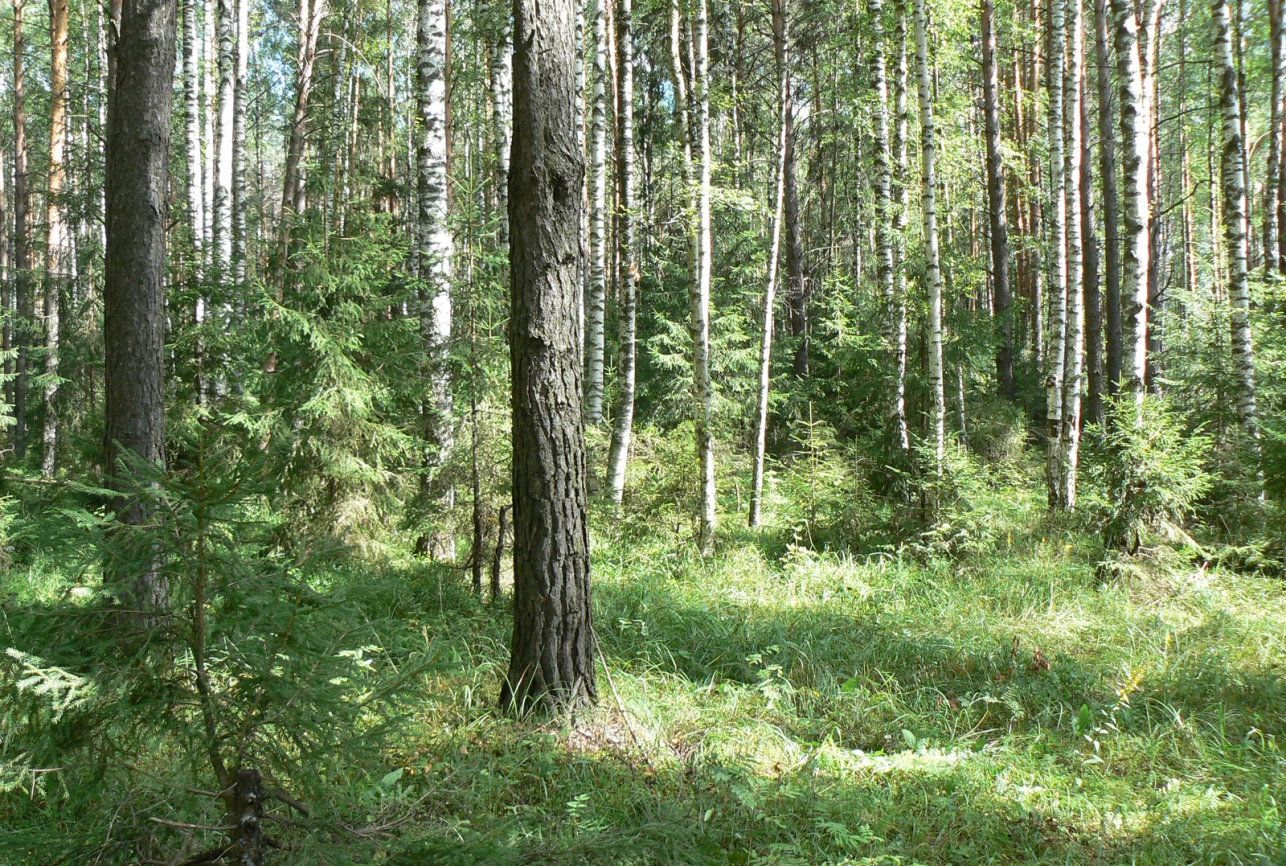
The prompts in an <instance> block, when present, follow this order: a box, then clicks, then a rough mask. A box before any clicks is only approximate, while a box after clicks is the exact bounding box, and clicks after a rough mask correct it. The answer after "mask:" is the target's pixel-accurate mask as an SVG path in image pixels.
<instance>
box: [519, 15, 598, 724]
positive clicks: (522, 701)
mask: <svg viewBox="0 0 1286 866" xmlns="http://www.w3.org/2000/svg"><path fill="white" fill-rule="evenodd" d="M575 6H576V4H575V3H573V2H572V0H543V2H537V0H514V113H513V121H514V126H513V133H514V138H513V160H512V163H511V165H510V175H509V239H510V285H511V287H512V289H511V290H512V310H513V312H512V316H511V318H510V322H509V337H510V339H509V345H510V350H509V351H510V358H511V361H512V365H513V377H512V391H513V396H512V400H513V497H514V629H513V641H512V644H511V647H510V657H509V674H508V676H507V677H506V679H505V682H504V683H503V685H502V686H501V692H500V703H501V706H502V707H504V708H506V709H508V710H511V711H516V712H524V711H528V710H533V709H543V710H547V711H551V712H558V711H564V710H574V709H576V708H577V707H579V706H581V705H583V704H585V703H587V702H592V701H593V700H594V699H595V698H596V696H597V685H596V680H595V670H594V633H593V621H592V618H591V613H590V561H589V528H588V515H587V502H586V492H585V476H586V468H585V446H584V414H583V404H582V390H581V389H582V383H581V378H582V375H583V372H582V367H581V361H580V347H579V339H580V333H579V330H578V326H577V311H576V306H577V301H578V294H579V290H578V284H579V282H580V277H581V270H580V260H581V259H582V258H583V252H582V245H581V242H580V223H581V220H580V214H581V209H582V198H581V188H582V183H583V178H584V174H585V168H584V159H583V156H582V154H581V148H580V145H579V143H578V141H577V134H576V94H575V92H574V90H573V87H574V83H575V80H576V77H575V74H574V71H575V65H576V55H577V54H578V53H579V52H578V51H577V47H576V44H575V39H574V34H575V22H576V11H575ZM551 491H558V495H557V496H553V495H551V493H550V492H551Z"/></svg>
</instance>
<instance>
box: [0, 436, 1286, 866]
mask: <svg viewBox="0 0 1286 866" xmlns="http://www.w3.org/2000/svg"><path fill="white" fill-rule="evenodd" d="M814 434H815V437H817V438H821V437H822V436H823V432H822V431H821V430H820V429H817V430H814ZM679 437H682V440H681V441H682V443H683V444H679V442H676V441H675V440H676V439H678V438H679ZM686 441H687V440H686V436H684V435H683V433H682V431H680V433H677V434H672V435H664V434H661V433H658V432H656V431H645V432H644V435H643V437H642V441H641V442H640V443H639V453H640V455H648V457H647V458H646V459H639V460H637V461H636V462H635V464H634V466H633V467H632V471H631V478H630V482H631V487H630V489H631V491H632V493H631V494H630V495H629V496H628V497H627V499H626V502H625V507H624V510H623V512H622V513H621V514H620V515H617V514H616V512H615V511H614V510H613V509H610V508H609V507H607V506H596V508H595V510H593V512H592V514H593V521H592V525H593V543H594V547H593V555H594V579H595V610H594V615H595V630H596V634H597V637H598V642H599V647H600V655H599V659H600V673H599V676H600V684H601V685H600V690H601V692H602V697H601V700H600V702H599V705H598V707H597V708H596V709H595V710H594V711H592V712H587V713H584V714H581V715H578V716H577V717H575V718H574V719H568V718H563V719H555V720H548V719H545V720H540V719H527V720H514V719H512V718H510V717H507V716H505V715H503V714H501V713H499V712H498V711H497V710H496V694H497V691H498V688H499V685H500V680H501V678H502V677H503V674H504V670H505V665H506V662H507V655H508V637H509V631H510V629H511V620H510V618H509V614H508V605H507V604H505V603H503V602H504V600H505V599H504V598H503V597H502V599H501V600H499V601H493V602H492V603H486V602H484V601H483V600H482V599H480V598H479V597H477V596H475V595H474V594H473V593H472V592H470V591H469V587H468V577H467V573H468V572H467V569H464V568H459V567H456V566H451V565H446V564H440V563H439V564H430V563H426V562H425V561H424V560H422V559H415V558H410V557H408V556H406V555H404V554H400V553H398V552H396V551H397V550H399V549H401V550H405V549H407V548H406V544H405V543H403V544H401V545H399V544H397V543H396V542H397V541H398V538H397V530H396V528H394V529H393V530H391V531H390V532H388V533H387V534H386V536H385V538H384V542H385V543H383V544H377V543H371V544H368V545H365V546H357V545H350V546H348V547H345V548H342V549H341V548H338V547H337V548H335V549H333V550H326V549H323V548H322V546H321V545H314V546H313V547H312V549H302V548H301V547H299V546H295V547H292V546H290V545H283V544H280V543H276V544H274V543H273V542H272V539H273V536H274V534H275V533H276V532H277V531H278V530H279V529H280V528H281V527H282V526H283V525H284V524H285V523H286V522H287V521H288V520H289V517H288V516H287V515H282V514H272V513H270V512H269V511H268V510H265V509H264V508H263V504H262V503H263V501H264V500H262V499H259V498H258V496H259V491H257V490H256V489H255V485H254V483H253V475H254V470H253V469H250V470H247V471H246V472H243V473H241V474H240V477H238V474H237V473H235V472H229V471H226V470H227V467H221V469H220V471H218V472H213V471H212V474H213V475H218V476H219V477H220V478H222V479H223V480H221V481H220V482H219V483H218V484H217V485H212V486H210V487H207V488H204V489H197V488H196V487H194V485H196V484H197V483H198V481H199V475H198V474H197V473H195V470H194V471H193V473H192V475H191V476H190V477H189V478H188V479H187V481H186V482H185V483H186V484H187V485H188V488H187V489H186V490H185V491H184V497H182V498H180V497H179V496H178V492H177V491H176V490H174V485H175V484H177V483H178V482H177V480H172V481H169V482H167V483H168V485H169V486H168V487H165V488H164V489H165V492H164V493H160V494H156V496H157V500H158V501H159V502H163V501H165V500H166V496H167V495H169V496H171V497H172V498H171V502H172V505H173V507H171V508H169V509H165V508H158V509H157V510H156V513H158V514H161V513H168V515H169V516H168V517H164V518H158V519H157V521H156V524H157V528H160V527H161V526H167V527H168V528H169V529H170V530H171V533H169V540H167V538H166V536H167V533H166V532H156V534H155V535H154V536H153V537H152V543H153V546H154V548H162V549H164V550H165V551H166V552H167V557H166V559H167V562H169V563H170V565H171V568H170V572H171V575H172V577H171V587H172V592H173V593H174V601H175V603H174V605H173V608H172V609H173V614H172V616H171V617H170V618H168V619H167V621H166V622H165V623H164V624H163V627H161V628H157V629H153V630H151V631H149V632H147V633H146V634H144V633H142V632H139V633H137V634H136V635H135V638H134V639H133V640H126V641H122V640H121V638H120V635H119V630H118V629H119V626H116V627H113V622H112V621H111V619H110V618H111V616H112V612H111V611H112V609H111V607H110V606H108V605H104V604H102V603H101V601H102V599H101V598H100V596H101V594H102V593H103V591H104V590H103V588H102V584H101V582H100V581H99V580H98V579H97V578H96V577H95V576H94V574H95V571H96V563H97V562H98V561H99V560H100V559H101V556H102V554H101V552H100V550H99V549H94V550H89V551H87V550H85V549H84V546H83V544H82V543H81V541H80V539H83V537H84V533H86V532H90V533H94V532H97V531H98V528H96V524H95V523H94V522H93V520H92V519H91V513H90V511H89V510H86V509H77V508H75V507H67V506H64V507H60V508H57V509H51V508H48V504H49V502H48V500H47V499H46V498H45V497H48V496H49V495H50V494H49V492H48V488H45V487H42V486H39V485H27V486H21V485H19V486H16V487H13V488H12V489H14V490H16V491H17V492H16V493H15V494H14V495H13V496H12V497H11V498H9V499H7V500H6V501H5V508H6V514H7V515H8V519H9V524H8V525H9V527H10V530H9V531H10V533H11V534H10V536H9V538H8V543H7V545H6V551H7V553H8V555H9V556H10V557H11V562H10V569H9V571H8V572H7V574H8V577H7V578H6V582H5V585H4V589H3V592H4V605H3V610H4V620H3V624H2V625H0V628H3V641H2V642H3V643H4V645H5V646H6V647H7V648H8V649H7V650H6V653H7V655H6V657H5V658H4V660H3V666H2V667H0V689H3V702H2V703H0V707H3V709H2V710H0V725H2V726H3V727H2V728H0V730H3V735H4V742H5V746H4V761H3V764H0V787H2V789H3V793H2V794H0V825H3V826H4V827H5V828H6V829H5V831H4V833H3V834H0V845H2V846H3V848H2V849H0V861H3V862H7V863H15V864H19V863H33V864H34V863H45V864H47V863H85V864H88V863H127V862H149V863H176V862H181V861H182V860H183V859H184V858H185V857H188V856H192V855H194V854H197V853H199V852H200V851H203V850H205V849H207V848H209V847H210V845H211V844H213V843H215V842H217V841H218V838H219V836H220V834H219V832H218V827H219V825H221V824H222V823H223V817H222V816H223V809H222V807H221V805H220V804H219V802H218V801H217V800H216V799H215V798H214V797H212V796H209V794H211V793H213V792H210V791H209V790H208V789H209V788H210V787H211V786H212V781H211V775H210V759H209V754H210V751H211V749H214V750H217V751H220V752H221V753H223V754H224V755H225V756H227V757H225V758H224V760H228V761H230V760H231V756H233V755H235V756H236V759H237V761H238V762H239V763H240V765H242V766H254V767H257V768H259V769H260V770H261V771H262V772H263V774H264V777H265V780H266V784H267V785H268V787H269V789H270V790H273V791H275V792H279V793H280V795H281V798H280V799H278V800H276V801H274V802H273V803H271V805H270V809H269V814H270V815H272V816H274V817H273V818H272V819H270V820H269V821H268V824H267V827H266V830H265V835H267V836H268V837H269V838H271V839H272V840H273V841H274V842H275V843H277V844H279V845H281V846H282V847H283V849H284V850H282V851H280V852H279V853H278V855H277V856H279V857H281V858H282V861H283V862H290V863H338V862H345V863H366V862H389V863H401V864H408V866H409V864H466V863H498V864H503V863H514V864H518V863H622V864H625V863H635V864H644V863H647V864H652V863H672V864H695V863H757V864H793V863H799V864H805V863H807V864H912V863H924V864H948V863H953V864H966V863H1086V864H1091V863H1095V864H1096V863H1138V864H1148V863H1156V864H1173V863H1201V864H1243V863H1245V864H1250V863H1257V864H1272V863H1281V862H1283V858H1286V837H1284V835H1283V834H1284V830H1283V826H1284V825H1283V815H1282V812H1281V806H1280V804H1281V802H1282V799H1283V796H1284V795H1286V756H1284V755H1283V751H1282V738H1283V734H1284V733H1286V731H1284V729H1283V723H1284V722H1286V714H1283V712H1282V708H1283V706H1286V679H1284V678H1283V665H1286V637H1284V636H1286V586H1284V585H1283V581H1282V576H1283V564H1282V560H1281V551H1280V549H1279V548H1275V547H1274V546H1273V545H1264V544H1259V545H1251V546H1238V545H1236V544H1231V543H1229V542H1228V540H1227V539H1226V538H1224V539H1220V538H1218V537H1216V536H1215V535H1214V534H1212V533H1204V534H1203V533H1202V532H1199V531H1194V534H1192V535H1189V534H1188V533H1187V532H1183V531H1182V530H1178V528H1177V525H1176V526H1175V528H1174V529H1173V531H1167V530H1166V529H1165V528H1164V527H1161V528H1160V529H1159V531H1148V532H1145V533H1144V535H1143V537H1142V542H1141V546H1140V549H1139V550H1136V551H1135V553H1134V554H1133V555H1127V554H1125V553H1114V552H1111V551H1109V550H1108V549H1106V548H1105V547H1104V546H1103V543H1102V538H1101V535H1100V534H1099V533H1098V532H1096V531H1095V530H1094V526H1093V524H1094V521H1095V520H1096V519H1099V520H1101V519H1102V518H1095V517H1091V516H1087V515H1077V516H1071V515H1054V516H1049V515H1047V514H1046V512H1045V511H1044V508H1043V501H1042V498H1041V497H1042V496H1043V489H1042V486H1041V483H1040V477H1041V476H1040V468H1039V467H1038V466H1037V465H1035V461H1034V460H1033V459H1032V458H1031V457H1030V456H1029V455H1028V454H1026V453H1024V452H1023V451H1021V450H1019V451H1018V452H1016V453H1015V454H1012V455H1011V456H1010V459H1009V460H1008V461H1007V462H1004V463H1003V464H999V465H998V466H997V467H996V468H994V469H991V470H983V469H982V468H981V467H980V466H979V464H978V458H977V457H976V456H975V455H974V454H972V453H970V452H967V451H965V450H964V449H960V448H956V447H953V449H952V452H951V458H950V462H949V465H950V466H951V467H952V470H953V476H954V477H955V478H956V479H957V482H956V484H955V485H954V486H953V490H952V492H951V495H950V496H947V494H946V492H945V491H944V490H941V489H940V490H939V491H938V493H937V494H936V495H937V496H938V498H939V508H940V512H941V515H942V517H941V518H940V519H939V520H938V521H936V522H935V523H934V524H933V527H932V529H930V530H927V531H925V532H923V533H919V534H914V535H912V536H909V537H899V536H898V535H897V533H896V532H895V531H894V527H896V526H905V525H906V522H905V516H904V514H903V513H902V512H901V511H900V510H899V509H893V508H891V507H890V506H889V505H888V504H887V503H888V502H889V500H888V498H887V497H883V496H881V495H878V494H877V493H875V492H873V491H872V489H870V488H869V487H868V486H866V484H865V481H863V482H861V483H859V482H858V481H857V480H855V479H865V478H867V476H864V475H861V474H859V473H855V471H854V468H853V466H852V465H851V459H850V458H849V457H848V456H847V455H846V454H845V452H844V451H843V450H842V449H839V448H838V447H829V448H828V449H823V448H821V447H820V446H815V447H814V448H813V450H812V451H809V450H807V449H802V450H801V452H800V453H801V454H802V455H803V456H802V457H800V458H799V459H797V460H795V461H793V462H792V463H791V464H790V465H778V466H776V467H775V468H774V471H773V472H771V473H770V475H769V484H768V496H767V501H768V505H769V508H768V513H769V514H770V515H771V516H772V519H771V520H770V521H769V522H768V524H767V525H766V526H765V527H764V528H763V529H762V530H760V531H753V532H752V531H750V530H746V529H741V528H737V521H734V520H731V519H729V520H728V521H727V523H726V527H727V528H725V529H724V530H723V531H722V532H721V534H720V535H719V537H718V539H717V548H716V553H715V555H714V556H713V557H701V556H700V555H698V554H697V553H696V551H695V549H694V541H693V532H694V526H693V524H692V522H691V520H690V518H689V517H688V515H689V514H690V509H689V508H688V505H687V502H686V500H687V499H688V498H690V497H691V496H693V495H695V494H694V490H693V489H690V481H689V474H688V473H685V472H684V471H682V469H681V468H680V466H681V464H678V465H676V464H674V463H673V462H667V461H666V460H665V459H664V455H665V454H666V453H667V451H668V450H670V449H681V448H682V447H683V445H686ZM202 447H203V446H202V440H201V439H199V438H196V439H194V440H193V442H192V444H191V448H192V451H193V452H194V453H198V454H200V453H202ZM202 459H203V460H208V461H209V464H205V465H210V466H217V465H218V460H219V459H220V458H219V456H218V454H216V453H209V454H204V456H203V458H202ZM727 465H728V467H729V468H728V470H727V473H726V474H725V475H723V476H721V478H720V485H719V487H720V491H721V495H722V498H723V501H722V502H721V507H723V508H726V509H727V512H728V513H729V515H730V516H733V515H735V514H736V513H738V507H739V506H738V502H737V499H738V497H739V496H740V493H739V490H741V489H742V488H744V486H745V484H746V481H747V479H746V477H745V476H744V475H742V474H741V473H742V470H743V469H744V468H745V467H744V466H739V465H738V464H737V463H735V462H734V461H727ZM247 476H248V477H247ZM193 477H196V478H197V479H198V481H194V480H193ZM229 478H232V479H237V480H228V479H229ZM1101 492H1102V491H1096V492H1095V491H1091V495H1101ZM95 495H98V492H97V491H94V490H82V491H64V492H63V493H62V494H61V496H62V498H64V499H67V498H75V497H77V496H79V497H86V498H89V497H93V496H95ZM182 501H186V502H187V503H188V504H187V505H179V504H178V503H180V502H182ZM38 512H43V514H44V516H43V517H41V518H39V519H31V516H32V515H33V514H34V513H38ZM200 515H204V516H200ZM1261 516H1263V519H1266V520H1269V521H1270V522H1273V521H1277V520H1278V519H1279V518H1278V517H1277V516H1276V515H1275V513H1273V512H1272V511H1271V509H1269V510H1268V512H1267V513H1266V515H1265V514H1264V513H1263V512H1261ZM16 518H26V519H24V520H22V521H21V522H19V521H17V520H16ZM1277 525H1280V524H1277ZM15 526H16V527H21V528H19V529H16V530H15V528H14V527H15ZM102 543H103V545H105V546H106V547H108V548H110V547H111V546H112V545H113V544H118V543H119V542H117V541H116V540H115V539H113V538H111V537H103V538H102ZM202 563H204V564H205V565H204V567H205V568H206V569H207V572H206V573H207V575H208V577H207V579H208V581H209V590H208V591H209V592H210V594H211V597H212V598H213V597H216V596H217V600H216V601H213V602H211V608H210V609H211V612H212V616H211V617H210V626H209V632H208V633H207V634H206V635H205V636H204V638H203V639H201V638H198V636H196V635H195V634H194V632H193V628H192V626H193V618H192V611H191V609H190V605H191V600H192V595H194V594H195V592H196V591H197V589H198V584H197V576H196V573H195V571H194V570H196V569H200V568H201V567H202ZM505 571H506V574H505V576H504V577H505V580H504V583H505V584H506V585H505V591H506V592H507V591H508V587H507V569H506V570H505ZM184 593H186V594H187V595H186V596H184V595H183V594H184ZM180 598H185V599H186V600H185V601H182V602H180V601H179V599H180ZM198 646H201V647H203V650H202V651H203V654H204V656H205V659H206V660H205V665H206V666H208V681H209V684H210V689H211V694H210V696H209V697H208V698H207V697H205V696H203V695H202V693H201V688H200V686H199V683H198V677H197V672H196V663H195V660H194V658H193V650H194V649H195V648H197V647H198ZM603 685H606V686H607V687H606V688H603V687H602V686H603ZM207 710H208V711H209V713H210V714H211V715H212V717H213V719H212V724H213V725H214V727H213V728H209V729H208V728H206V727H205V722H203V721H202V715H203V713H204V712H206V711H207ZM211 730H213V731H215V732H216V734H215V736H214V737H213V738H211V737H209V736H208V733H209V731H211ZM203 791H204V792H206V793H202V792H203ZM301 808H306V809H307V812H306V813H305V812H304V811H301Z"/></svg>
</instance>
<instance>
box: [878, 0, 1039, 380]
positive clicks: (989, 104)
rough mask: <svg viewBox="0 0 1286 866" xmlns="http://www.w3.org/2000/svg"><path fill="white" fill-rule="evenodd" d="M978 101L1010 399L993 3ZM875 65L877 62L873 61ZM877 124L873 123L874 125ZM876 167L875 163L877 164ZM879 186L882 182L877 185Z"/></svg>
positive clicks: (987, 1)
mask: <svg viewBox="0 0 1286 866" xmlns="http://www.w3.org/2000/svg"><path fill="white" fill-rule="evenodd" d="M981 18H982V100H983V113H984V115H985V126H986V134H985V137H986V140H987V210H988V218H989V222H990V230H991V231H990V235H991V285H992V291H993V293H994V296H995V305H994V308H995V314H996V319H997V321H998V323H999V326H1000V345H999V346H998V347H997V349H996V382H997V386H998V388H999V390H1000V396H1002V397H1005V398H1007V399H1010V400H1012V399H1013V398H1014V322H1013V312H1012V310H1011V309H1010V306H1011V304H1012V296H1011V293H1010V290H1009V225H1008V221H1007V218H1006V212H1007V210H1008V206H1007V204H1006V201H1005V167H1004V160H1003V155H1002V152H1001V146H1000V106H999V96H998V93H997V91H998V90H999V84H998V80H997V79H998V77H997V72H996V11H995V3H994V0H982V14H981ZM877 62H879V61H877ZM878 123H879V121H877V125H878ZM877 165H878V160H877ZM878 183H883V181H882V180H881V181H878V182H877V184H878Z"/></svg>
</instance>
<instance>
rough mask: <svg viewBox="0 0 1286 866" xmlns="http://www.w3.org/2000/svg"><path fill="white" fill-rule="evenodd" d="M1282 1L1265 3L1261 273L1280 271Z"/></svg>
mask: <svg viewBox="0 0 1286 866" xmlns="http://www.w3.org/2000/svg"><path fill="white" fill-rule="evenodd" d="M1283 6H1286V3H1283V0H1268V31H1269V39H1270V41H1271V46H1270V56H1271V57H1272V69H1271V74H1272V84H1271V85H1270V98H1271V99H1272V104H1271V105H1270V106H1269V108H1268V165H1267V169H1266V173H1265V175H1264V272H1265V273H1272V272H1274V271H1277V270H1280V264H1279V262H1280V260H1281V232H1280V226H1279V224H1278V219H1279V215H1278V208H1279V205H1280V204H1281V202H1280V201H1279V196H1280V190H1279V188H1278V186H1279V185H1278V182H1277V180H1278V178H1279V177H1281V176H1282V171H1283V168H1286V166H1283V164H1282V151H1283V148H1286V134H1283V129H1282V122H1283V101H1286V27H1283V26H1282V24H1283V15H1282V7H1283Z"/></svg>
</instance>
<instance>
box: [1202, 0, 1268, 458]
mask: <svg viewBox="0 0 1286 866" xmlns="http://www.w3.org/2000/svg"><path fill="white" fill-rule="evenodd" d="M1210 14H1211V18H1212V20H1213V23H1214V30H1215V32H1214V39H1215V45H1214V48H1215V63H1216V72H1217V73H1218V75H1219V108H1220V112H1221V114H1222V116H1223V147H1222V156H1223V159H1222V164H1221V167H1222V177H1221V182H1222V186H1223V212H1224V243H1225V245H1226V246H1227V248H1228V298H1229V301H1230V302H1231V307H1232V355H1233V367H1234V369H1235V371H1236V377H1237V418H1238V420H1239V421H1240V422H1241V427H1242V430H1243V431H1244V432H1245V434H1246V436H1247V438H1248V439H1249V440H1250V441H1252V442H1255V441H1257V440H1258V436H1259V434H1258V417H1257V413H1256V410H1255V363H1254V354H1253V349H1252V343H1251V335H1250V281H1249V279H1248V274H1247V270H1248V268H1247V261H1246V260H1247V258H1248V253H1249V244H1248V242H1247V238H1246V227H1247V224H1248V222H1249V220H1248V219H1247V212H1246V186H1245V183H1246V174H1245V170H1244V166H1243V163H1242V155H1243V153H1244V150H1243V145H1242V138H1241V108H1240V103H1239V100H1238V95H1237V94H1238V87H1237V67H1236V64H1235V63H1234V62H1233V47H1232V21H1231V14H1230V11H1229V8H1228V0H1214V2H1213V3H1212V4H1211V7H1210Z"/></svg>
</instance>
